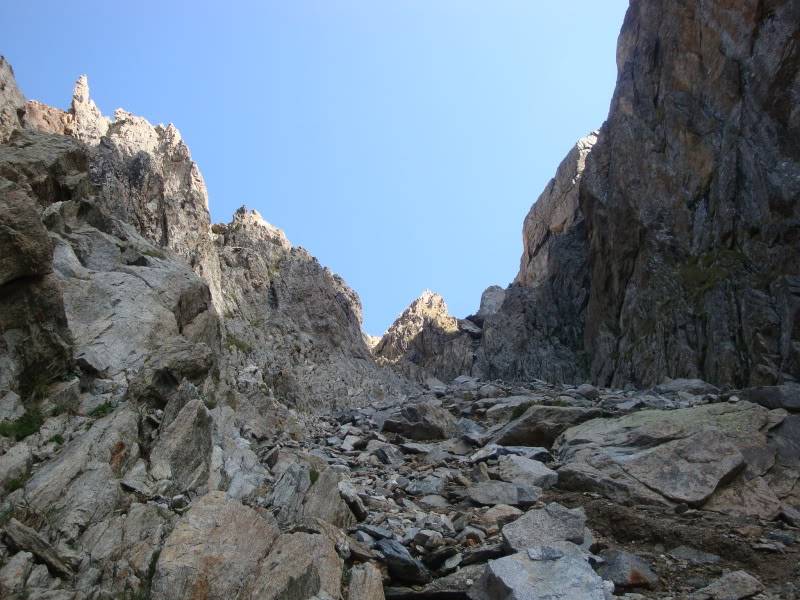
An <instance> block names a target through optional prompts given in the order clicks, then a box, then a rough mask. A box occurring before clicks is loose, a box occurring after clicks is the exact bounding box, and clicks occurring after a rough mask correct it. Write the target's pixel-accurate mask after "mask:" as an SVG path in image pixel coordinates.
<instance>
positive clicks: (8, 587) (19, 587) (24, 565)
mask: <svg viewBox="0 0 800 600" xmlns="http://www.w3.org/2000/svg"><path fill="white" fill-rule="evenodd" d="M32 568H33V554H31V553H30V552H17V553H16V554H15V555H14V556H12V557H11V558H10V559H9V560H8V562H7V563H6V564H5V565H3V568H2V569H0V592H2V593H3V594H4V595H5V594H8V597H14V596H15V595H16V594H22V591H23V589H24V588H25V582H26V581H27V579H28V575H29V574H30V572H31V569H32Z"/></svg>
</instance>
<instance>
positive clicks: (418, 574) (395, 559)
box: [375, 538, 431, 584]
mask: <svg viewBox="0 0 800 600" xmlns="http://www.w3.org/2000/svg"><path fill="white" fill-rule="evenodd" d="M375 549H376V550H377V551H378V552H380V553H381V554H382V555H383V558H384V562H385V563H386V567H387V568H388V569H389V576H390V577H391V578H392V580H393V581H397V582H400V583H412V584H424V583H428V582H429V581H430V580H431V575H430V573H429V572H428V570H427V569H426V568H425V565H423V564H422V563H421V562H420V561H419V560H417V559H415V558H413V557H412V556H411V554H409V552H408V550H407V549H406V547H405V546H403V544H401V543H400V542H398V541H396V540H390V539H386V538H384V539H381V540H378V541H377V542H376V543H375Z"/></svg>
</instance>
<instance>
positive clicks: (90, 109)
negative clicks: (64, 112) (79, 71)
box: [69, 75, 110, 144]
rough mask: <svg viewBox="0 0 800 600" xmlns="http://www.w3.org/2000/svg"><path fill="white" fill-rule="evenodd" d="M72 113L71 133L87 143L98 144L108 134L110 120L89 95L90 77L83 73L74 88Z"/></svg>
mask: <svg viewBox="0 0 800 600" xmlns="http://www.w3.org/2000/svg"><path fill="white" fill-rule="evenodd" d="M70 112H71V113H72V119H71V123H70V125H71V127H70V128H69V129H70V131H69V133H70V134H71V135H73V136H74V137H76V138H78V139H79V140H81V141H82V142H86V143H87V144H96V143H98V142H99V141H100V138H101V137H103V136H104V135H106V133H107V132H108V127H109V125H110V121H109V120H108V119H107V118H106V117H104V116H103V113H101V112H100V109H99V108H97V105H96V104H95V103H94V100H92V99H91V97H90V96H89V78H88V77H87V76H86V75H81V76H80V77H78V80H77V81H76V82H75V87H74V88H73V90H72V104H71V106H70Z"/></svg>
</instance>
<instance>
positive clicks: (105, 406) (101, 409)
mask: <svg viewBox="0 0 800 600" xmlns="http://www.w3.org/2000/svg"><path fill="white" fill-rule="evenodd" d="M112 412H114V405H113V404H111V403H110V402H103V403H102V404H100V405H99V406H96V407H95V408H93V409H92V410H91V412H90V413H89V416H90V417H95V418H96V419H101V418H103V417H105V416H107V415H110V414H111V413H112Z"/></svg>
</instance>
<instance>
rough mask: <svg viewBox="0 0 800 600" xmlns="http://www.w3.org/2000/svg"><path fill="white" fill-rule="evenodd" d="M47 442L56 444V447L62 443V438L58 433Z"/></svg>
mask: <svg viewBox="0 0 800 600" xmlns="http://www.w3.org/2000/svg"><path fill="white" fill-rule="evenodd" d="M47 441H48V443H51V444H56V445H58V446H60V445H61V444H63V443H64V436H63V435H61V434H60V433H57V434H55V435H54V436H53V437H51V438H50V439H49V440H47Z"/></svg>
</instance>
